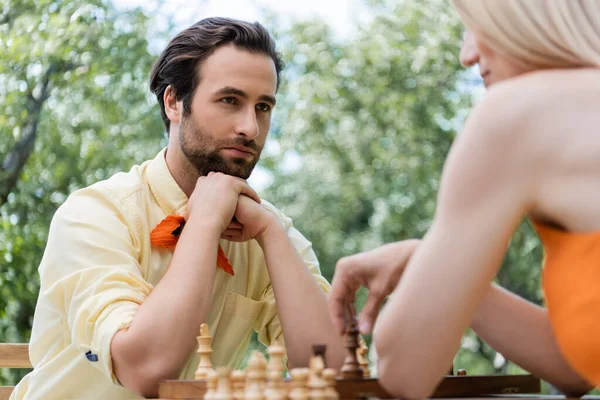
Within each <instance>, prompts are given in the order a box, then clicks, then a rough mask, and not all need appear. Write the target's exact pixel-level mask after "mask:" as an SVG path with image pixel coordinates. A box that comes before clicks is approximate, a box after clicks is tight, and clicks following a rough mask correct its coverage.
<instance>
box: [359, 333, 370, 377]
mask: <svg viewBox="0 0 600 400" xmlns="http://www.w3.org/2000/svg"><path fill="white" fill-rule="evenodd" d="M368 352H369V348H368V347H367V343H365V341H364V340H363V339H362V338H361V339H360V344H359V348H358V349H356V358H357V360H358V365H360V368H361V369H362V372H363V378H370V377H371V372H370V371H369V359H368V358H367V353H368Z"/></svg>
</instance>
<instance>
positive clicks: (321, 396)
mask: <svg viewBox="0 0 600 400" xmlns="http://www.w3.org/2000/svg"><path fill="white" fill-rule="evenodd" d="M309 364H310V379H309V381H308V387H309V388H310V393H309V397H310V400H325V388H326V387H327V384H326V383H325V380H324V379H323V369H324V362H323V358H321V356H313V357H311V359H310V362H309Z"/></svg>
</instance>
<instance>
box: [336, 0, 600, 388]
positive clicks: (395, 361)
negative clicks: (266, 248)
mask: <svg viewBox="0 0 600 400" xmlns="http://www.w3.org/2000/svg"><path fill="white" fill-rule="evenodd" d="M453 3H454V5H455V8H456V9H457V11H458V13H459V15H460V17H461V18H462V20H463V22H464V23H465V25H466V27H467V29H468V31H469V33H467V35H466V37H465V41H464V44H463V48H462V50H461V61H462V63H463V64H464V65H465V66H471V65H474V64H479V69H480V71H481V74H482V77H483V79H484V82H485V84H486V86H487V87H489V92H488V93H487V95H486V96H485V98H484V99H483V101H481V102H480V103H479V104H478V105H477V106H476V107H475V109H474V110H473V111H472V112H471V115H470V116H469V118H468V120H467V122H466V124H465V126H464V129H463V131H462V132H461V134H460V135H459V136H458V137H457V139H456V142H455V143H454V145H453V147H452V150H451V152H450V154H449V156H448V160H447V163H446V166H445V168H444V173H443V176H442V182H441V187H440V192H439V199H438V208H437V211H436V215H435V218H434V221H433V223H432V225H431V228H430V229H429V232H428V233H427V235H426V236H425V238H424V239H423V240H422V242H421V241H406V242H400V243H393V244H388V245H386V246H383V247H381V248H379V249H376V250H373V251H371V252H367V253H361V254H357V255H355V256H351V257H348V258H344V259H342V260H340V261H339V263H338V265H337V268H336V274H335V277H334V282H333V289H332V292H331V294H330V300H329V306H330V311H331V314H332V317H333V319H334V322H335V324H336V326H337V328H338V329H339V330H340V331H341V330H342V329H343V327H344V325H345V323H346V318H345V317H346V314H345V312H344V310H346V309H347V307H348V305H349V304H350V303H352V300H353V298H354V293H355V291H356V290H357V289H358V288H359V287H360V286H366V287H367V288H368V289H369V299H368V301H367V304H366V306H365V308H364V310H363V312H362V313H361V316H360V320H359V326H360V329H361V331H362V332H363V333H368V332H371V331H372V330H373V333H374V343H375V346H376V349H377V351H378V354H379V355H380V360H379V365H378V369H379V375H380V381H381V383H382V384H383V386H385V388H386V389H388V390H389V391H390V392H391V393H392V394H394V395H396V396H399V397H402V398H422V397H426V396H428V395H429V394H431V393H432V391H433V390H434V389H435V387H436V385H437V384H438V382H439V381H440V380H441V378H442V377H443V375H444V374H445V373H446V371H447V367H448V365H450V364H451V362H452V359H453V357H454V355H455V354H456V352H457V350H458V348H459V345H460V341H461V338H462V336H463V334H464V333H465V331H466V330H467V329H468V328H469V327H471V328H473V329H474V330H475V332H476V333H477V334H478V335H479V336H480V337H481V338H482V339H483V340H485V341H486V342H487V343H489V344H490V345H491V346H493V347H494V348H495V349H496V350H498V351H499V352H500V353H502V354H503V355H504V356H505V357H506V358H507V359H509V360H511V361H513V362H515V363H516V364H518V365H520V366H521V367H523V368H524V369H526V370H528V371H530V372H531V373H533V374H535V375H536V376H538V377H540V378H542V379H544V380H547V381H549V382H550V383H552V384H554V385H555V386H556V387H558V388H559V389H561V390H562V391H564V392H565V393H569V394H582V393H585V392H587V391H588V390H590V389H591V388H592V387H593V386H597V385H600V334H599V332H600V200H599V199H600V0H553V1H548V0H502V1H498V0H480V1H470V0H454V2H453ZM524 217H528V218H530V219H531V221H532V222H533V224H534V226H535V227H536V230H537V232H538V234H539V236H540V238H541V240H542V243H543V246H544V249H545V252H546V257H545V262H544V264H545V265H544V266H543V289H544V293H545V299H546V305H547V308H541V307H538V306H536V305H534V304H531V303H529V302H527V301H525V300H524V299H522V298H519V297H517V296H516V295H513V294H511V293H509V292H508V291H506V290H504V289H502V288H500V287H497V286H495V285H493V284H492V283H491V282H492V280H493V279H494V277H495V275H496V273H497V272H498V269H499V268H500V265H501V262H502V259H503V257H504V254H505V251H506V248H507V243H508V242H509V241H510V238H511V236H512V234H513V233H514V232H515V230H516V229H517V227H518V226H519V224H520V222H521V221H522V219H523V218H524ZM531 267H532V268H538V266H531ZM390 293H391V296H390V297H389V299H388V303H387V304H386V307H385V309H384V310H383V311H382V313H381V315H379V316H378V312H379V308H380V306H381V304H382V302H383V300H384V299H385V298H386V297H387V296H388V295H389V294H390ZM377 316H378V319H377V323H376V324H374V322H375V320H376V317H377ZM373 325H374V327H373Z"/></svg>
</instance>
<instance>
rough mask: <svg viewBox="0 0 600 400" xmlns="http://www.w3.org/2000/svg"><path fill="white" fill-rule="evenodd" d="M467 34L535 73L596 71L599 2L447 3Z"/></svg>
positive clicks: (456, 0)
mask: <svg viewBox="0 0 600 400" xmlns="http://www.w3.org/2000/svg"><path fill="white" fill-rule="evenodd" d="M452 3H453V4H454V7H455V8H456V10H457V11H458V13H459V15H460V17H461V19H462V20H463V22H464V24H465V25H466V26H467V28H468V29H469V30H471V31H472V32H474V33H475V34H476V35H477V36H478V37H480V38H481V39H483V40H484V41H485V43H486V44H488V45H489V46H490V47H491V48H493V49H494V50H496V51H499V52H503V53H505V54H508V55H509V56H512V57H513V58H515V59H517V60H521V61H522V62H525V63H527V64H530V65H532V66H534V67H539V68H561V67H583V66H587V67H590V66H592V67H600V0H452Z"/></svg>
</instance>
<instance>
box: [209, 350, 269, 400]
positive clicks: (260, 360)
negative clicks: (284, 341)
mask: <svg viewBox="0 0 600 400" xmlns="http://www.w3.org/2000/svg"><path fill="white" fill-rule="evenodd" d="M266 366H267V362H266V360H265V356H263V354H262V353H261V352H260V351H254V352H253V353H252V355H251V356H250V360H249V361H248V366H247V367H246V388H245V391H244V395H245V399H246V400H264V394H263V391H264V381H265V367H266ZM205 400H206V399H205Z"/></svg>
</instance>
